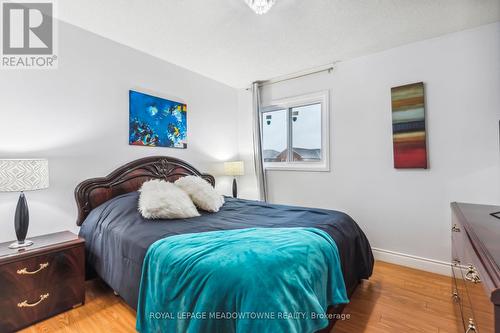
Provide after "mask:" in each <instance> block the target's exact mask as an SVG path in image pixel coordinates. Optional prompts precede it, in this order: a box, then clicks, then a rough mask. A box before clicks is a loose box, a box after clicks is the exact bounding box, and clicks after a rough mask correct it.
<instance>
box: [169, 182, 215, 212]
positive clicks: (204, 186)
mask: <svg viewBox="0 0 500 333" xmlns="http://www.w3.org/2000/svg"><path fill="white" fill-rule="evenodd" d="M175 185H177V186H179V187H180V188H181V189H183V190H184V191H185V192H186V193H187V194H189V196H190V197H191V200H193V202H194V204H195V205H196V206H197V207H198V208H200V209H203V210H206V211H208V212H218V211H219V208H221V207H222V205H223V204H224V197H223V196H222V195H220V194H219V193H217V192H216V191H215V189H214V188H213V187H212V185H210V184H209V183H208V182H207V181H206V180H205V179H203V178H201V177H198V176H186V177H182V178H179V179H177V180H176V181H175Z"/></svg>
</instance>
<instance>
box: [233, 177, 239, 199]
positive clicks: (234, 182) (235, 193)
mask: <svg viewBox="0 0 500 333" xmlns="http://www.w3.org/2000/svg"><path fill="white" fill-rule="evenodd" d="M237 197H238V185H236V178H233V198H237Z"/></svg>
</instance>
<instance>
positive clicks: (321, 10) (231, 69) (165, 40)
mask: <svg viewBox="0 0 500 333" xmlns="http://www.w3.org/2000/svg"><path fill="white" fill-rule="evenodd" d="M58 16H59V18H60V19H62V20H63V21H66V22H69V23H71V24H74V25H76V26H79V27H82V28H84V29H87V30H89V31H92V32H94V33H97V34H99V35H102V36H104V37H107V38H110V39H113V40H115V41H117V42H120V43H122V44H125V45H128V46H131V47H133V48H136V49H139V50H141V51H144V52H146V53H149V54H151V55H154V56H157V57H159V58H162V59H164V60H166V61H168V62H171V63H174V64H176V65H179V66H181V67H185V68H187V69H190V70H192V71H194V72H197V73H200V74H202V75H204V76H207V77H210V78H212V79H215V80H217V81H220V82H223V83H226V84H227V85H230V86H233V87H237V88H241V87H244V86H247V85H248V84H249V83H250V82H252V81H255V80H263V79H269V78H272V77H276V76H281V75H285V74H289V73H293V72H297V71H300V70H304V69H307V68H311V67H316V66H319V65H323V64H326V63H330V62H333V61H335V60H346V59H349V58H353V57H356V56H360V55H364V54H369V53H373V52H377V51H381V50H384V49H388V48H392V47H395V46H398V45H402V44H406V43H411V42H415V41H419V40H423V39H427V38H432V37H436V36H439V35H443V34H446V33H449V32H454V31H459V30H464V29H468V28H472V27H475V26H479V25H482V24H487V23H492V22H495V21H500V0H277V2H276V5H275V6H274V7H273V8H272V9H271V10H270V12H269V13H267V14H265V15H262V16H259V15H256V14H254V13H253V12H252V11H251V10H250V9H249V8H248V7H247V5H246V4H245V3H244V1H243V0H162V1H158V0H141V1H139V0H67V1H58Z"/></svg>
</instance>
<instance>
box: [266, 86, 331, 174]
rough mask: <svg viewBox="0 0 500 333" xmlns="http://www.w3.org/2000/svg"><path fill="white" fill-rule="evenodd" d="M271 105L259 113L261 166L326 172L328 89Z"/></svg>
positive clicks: (327, 159) (327, 167) (274, 102)
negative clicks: (260, 120) (260, 119)
mask: <svg viewBox="0 0 500 333" xmlns="http://www.w3.org/2000/svg"><path fill="white" fill-rule="evenodd" d="M271 104H272V106H268V107H264V108H263V109H262V113H261V117H262V155H263V156H262V158H263V160H264V167H265V168H266V169H281V170H311V171H328V170H329V158H328V137H329V136H328V92H327V91H326V92H321V93H315V94H310V95H306V96H299V97H293V98H287V99H283V100H279V101H273V102H272V103H271Z"/></svg>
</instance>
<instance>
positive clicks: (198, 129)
mask: <svg viewBox="0 0 500 333" xmlns="http://www.w3.org/2000/svg"><path fill="white" fill-rule="evenodd" d="M158 42H159V43H161V41H158ZM172 52H175V45H174V46H173V47H172ZM129 89H136V90H139V91H144V92H150V93H153V94H156V95H158V96H162V97H167V98H172V99H175V100H179V101H183V102H185V103H187V104H188V149H186V150H181V149H169V148H145V147H132V146H129V145H128V91H129ZM237 103H238V102H237V91H236V90H235V89H233V88H230V87H228V86H225V85H223V84H220V83H217V82H215V81H213V80H210V79H208V78H205V77H202V76H200V75H198V74H195V73H192V72H190V71H188V70H185V69H182V68H180V67H177V66H174V65H171V64H169V63H166V62H164V61H161V60H159V59H157V58H154V57H151V56H149V55H147V54H144V53H141V52H139V51H136V50H133V49H131V48H128V47H126V46H123V45H121V44H118V43H115V42H113V41H111V40H108V39H105V38H102V37H99V36H97V35H94V34H92V33H89V32H87V31H84V30H82V29H80V28H76V27H74V26H71V25H68V24H66V23H60V24H59V68H58V69H57V70H28V71H20V70H11V71H0V119H1V123H0V158H16V157H46V158H48V159H49V164H50V177H51V179H50V181H51V184H50V188H49V189H48V190H43V191H37V192H28V193H26V194H27V197H28V204H29V207H30V215H31V219H30V229H29V233H28V236H34V235H38V234H43V233H47V232H54V231H61V230H74V231H77V228H76V226H75V220H76V206H75V203H74V199H73V190H74V188H75V186H76V185H77V184H78V183H79V182H80V181H82V180H84V179H86V178H89V177H96V176H104V175H106V174H108V173H109V172H110V171H112V170H113V169H114V168H116V167H118V166H120V165H122V164H124V163H125V162H129V161H131V160H133V159H136V158H140V157H144V156H150V155H167V156H174V157H179V158H181V159H185V160H187V161H189V162H190V163H191V164H193V165H194V166H195V167H197V168H199V169H200V170H201V171H206V172H207V171H208V172H212V173H216V174H217V173H219V172H220V170H221V169H220V165H221V163H220V162H221V161H224V160H227V159H231V158H236V157H237V153H238V145H237V139H236V138H237V120H236V117H237V112H236V109H237ZM229 182H230V179H227V178H225V177H221V178H219V179H218V183H219V187H218V188H219V190H220V191H221V192H223V193H229V191H228V190H229ZM17 196H18V194H17V193H0V216H1V218H0V242H1V241H9V240H13V239H15V233H14V227H13V221H14V211H15V205H16V201H17Z"/></svg>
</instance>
